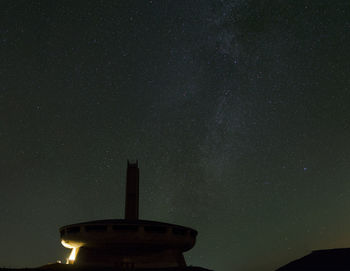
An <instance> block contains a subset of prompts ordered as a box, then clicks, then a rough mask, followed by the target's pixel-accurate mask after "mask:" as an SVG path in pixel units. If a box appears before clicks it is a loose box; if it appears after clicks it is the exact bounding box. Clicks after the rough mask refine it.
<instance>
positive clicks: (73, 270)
mask: <svg viewBox="0 0 350 271" xmlns="http://www.w3.org/2000/svg"><path fill="white" fill-rule="evenodd" d="M95 270H99V271H126V270H127V269H120V268H107V267H81V266H80V267H79V266H76V265H67V264H58V263H55V264H48V265H44V266H41V267H38V268H18V269H17V268H0V271H95ZM138 270H139V271H141V270H142V271H212V270H209V269H205V268H202V267H196V266H187V267H182V268H177V267H174V268H152V269H132V271H138ZM130 271H131V269H130Z"/></svg>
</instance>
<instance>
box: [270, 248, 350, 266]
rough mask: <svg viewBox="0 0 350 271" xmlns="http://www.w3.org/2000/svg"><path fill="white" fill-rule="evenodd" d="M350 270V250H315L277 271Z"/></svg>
mask: <svg viewBox="0 0 350 271" xmlns="http://www.w3.org/2000/svg"><path fill="white" fill-rule="evenodd" d="M291 270H293V271H306V270H350V248H337V249H325V250H315V251H313V252H312V253H310V254H309V255H306V256H304V257H302V258H300V259H297V260H295V261H292V262H290V263H288V264H287V265H284V266H282V267H280V268H279V269H277V270H276V271H291Z"/></svg>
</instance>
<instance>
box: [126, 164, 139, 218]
mask: <svg viewBox="0 0 350 271" xmlns="http://www.w3.org/2000/svg"><path fill="white" fill-rule="evenodd" d="M125 219H126V220H130V221H132V220H138V219H139V167H138V161H137V160H136V163H130V162H129V160H128V167H127V170H126V197H125Z"/></svg>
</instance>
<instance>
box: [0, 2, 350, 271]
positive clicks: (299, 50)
mask: <svg viewBox="0 0 350 271" xmlns="http://www.w3.org/2000/svg"><path fill="white" fill-rule="evenodd" d="M0 15H1V16H0V21H1V24H0V46H1V50H0V59H1V66H0V67H1V68H0V78H1V80H0V82H1V84H0V88H1V90H0V110H1V114H0V123H1V125H0V139H1V140H0V179H1V188H0V191H1V192H0V193H1V197H0V212H1V215H2V218H1V223H0V233H1V234H0V238H1V239H0V243H1V245H0V255H1V257H0V266H4V267H25V266H27V267H35V266H41V265H43V264H46V263H49V262H55V261H56V260H61V261H64V260H65V258H66V257H67V255H68V253H67V251H66V249H64V248H63V247H62V245H61V244H60V235H59V231H58V229H59V228H60V227H61V226H63V225H68V224H74V223H78V222H83V221H91V220H100V219H120V218H123V216H124V211H125V210H124V209H125V206H124V194H125V190H126V187H125V183H124V180H125V161H126V159H127V158H135V159H138V161H139V163H140V165H141V164H142V176H141V178H140V191H142V193H141V194H140V199H139V200H140V206H141V207H140V209H139V214H138V217H139V218H140V219H148V220H155V221H164V222H167V223H174V224H180V225H186V226H188V227H191V228H194V229H196V230H198V236H197V243H196V245H195V247H194V248H193V249H192V250H191V251H189V252H188V253H185V258H186V261H187V262H188V264H191V265H195V266H203V267H205V268H208V269H211V270H223V271H228V270H242V271H251V270H260V271H267V270H274V269H277V268H278V267H280V266H282V265H284V264H286V263H288V262H290V261H292V260H294V259H297V258H300V257H302V256H304V255H306V254H308V253H310V252H311V251H312V250H317V249H328V248H339V247H350V234H349V231H348V229H349V228H350V218H349V216H348V210H349V206H350V182H349V176H350V170H349V166H348V165H349V162H350V145H349V138H350V123H349V120H350V106H349V102H348V101H349V100H350V91H349V78H350V64H349V63H350V50H349V48H350V33H349V32H350V19H349V18H350V3H349V1H345V0H343V1H330V0H329V1H292V0H286V1H282V0H262V1H260V0H230V1H229V0H220V1H214V0H203V1H197V0H193V1H187V0H176V1H167V0H165V1H156V0H148V1H112V0H100V1H97V0H86V1H79V0H78V1H72V2H70V1H50V2H47V1H42V0H35V1H34V0H16V1H13V0H3V1H1V3H0Z"/></svg>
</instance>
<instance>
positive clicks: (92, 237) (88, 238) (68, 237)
mask: <svg viewBox="0 0 350 271" xmlns="http://www.w3.org/2000/svg"><path fill="white" fill-rule="evenodd" d="M126 176H127V177H126V182H127V183H126V199H125V217H124V219H113V220H97V221H89V222H84V223H79V224H73V225H68V226H63V227H61V228H60V234H61V243H62V244H63V246H65V247H67V248H71V249H72V252H71V255H70V256H69V259H68V263H69V264H74V265H81V266H96V265H97V266H106V267H118V268H131V269H133V268H135V269H143V268H169V267H185V266H186V262H185V259H184V256H183V252H185V251H188V250H190V249H191V248H192V247H193V246H194V244H195V241H196V236H197V231H196V230H194V229H191V228H188V227H184V226H180V225H174V224H168V223H163V222H156V221H147V220H140V219H139V168H138V162H136V163H130V162H129V161H128V164H127V173H126Z"/></svg>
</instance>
